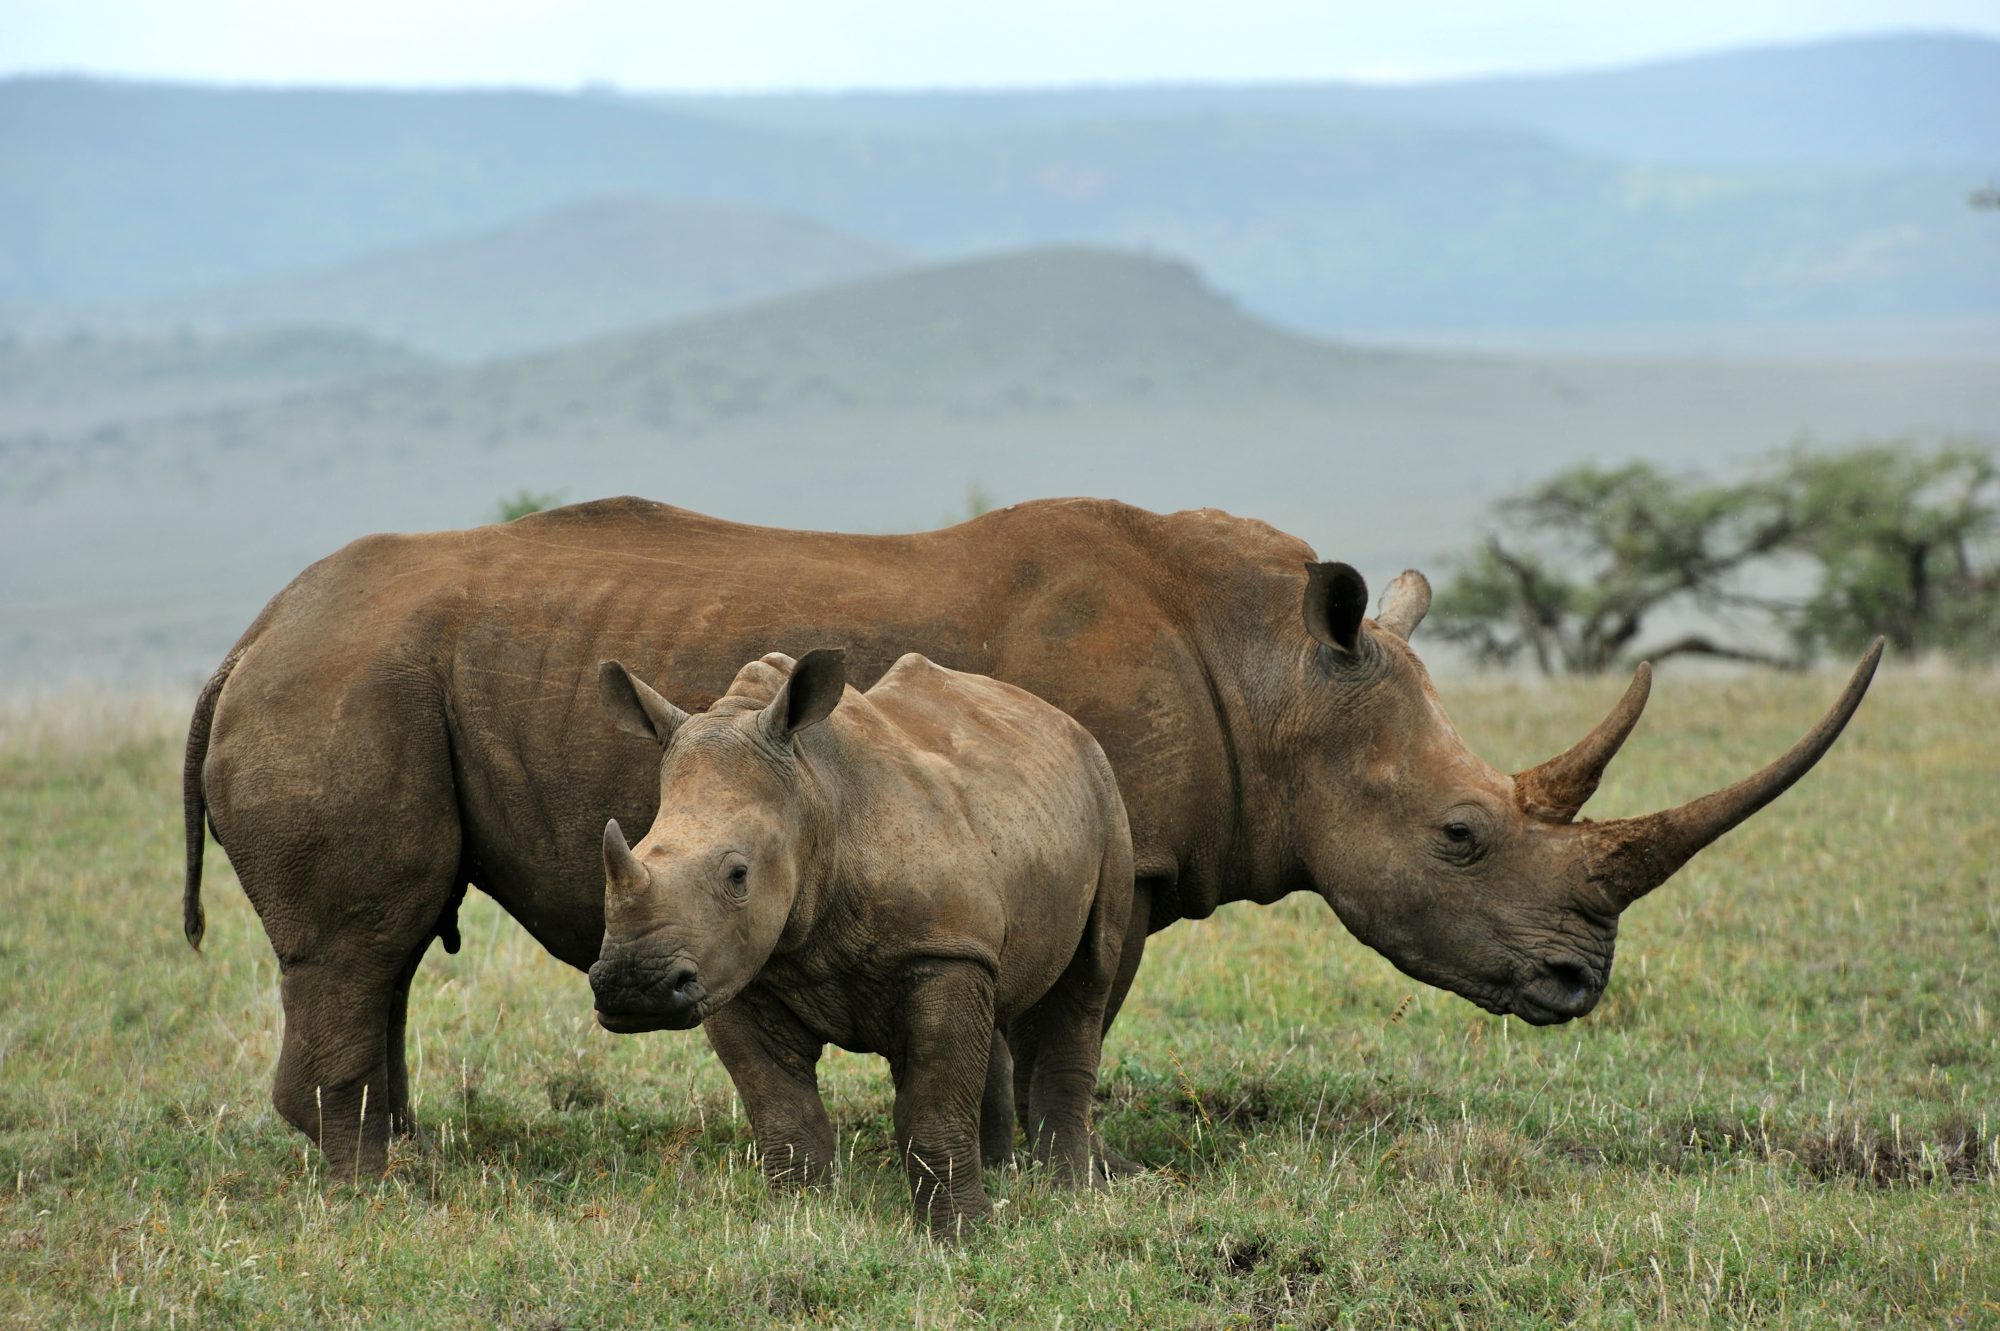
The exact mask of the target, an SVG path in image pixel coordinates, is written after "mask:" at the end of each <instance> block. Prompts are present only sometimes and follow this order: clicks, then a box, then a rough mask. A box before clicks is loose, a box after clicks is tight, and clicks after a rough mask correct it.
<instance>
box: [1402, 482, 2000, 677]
mask: <svg viewBox="0 0 2000 1331" xmlns="http://www.w3.org/2000/svg"><path fill="white" fill-rule="evenodd" d="M1495 516H1496V519H1497V521H1496V524H1495V529H1494V530H1493V531H1492V532H1491V533H1489V534H1488V536H1487V538H1486V540H1485V542H1484V544H1483V545H1481V546H1480V548H1479V549H1477V550H1476V551H1474V552H1473V553H1471V554H1469V555H1467V556H1465V557H1463V558H1462V559H1461V560H1460V561H1459V562H1458V563H1457V565H1456V566H1455V567H1454V568H1453V570H1452V571H1451V573H1450V576H1449V577H1448V579H1447V581H1446V582H1445V585H1444V588H1443V590H1442V591H1441V592H1440V594H1439V596H1438V603H1437V609H1436V622H1437V625H1438V629H1439V631H1440V633H1441V635H1442V636H1444V637H1445V638H1447V639H1450V640H1452V641H1456V642H1459V643H1462V644H1464V645H1466V646H1467V647H1469V648H1470V649H1471V650H1472V652H1473V655H1474V656H1475V657H1476V658H1477V659H1478V660H1481V661H1483V662H1487V663H1495V664H1505V663H1508V662H1511V661H1514V660H1517V659H1522V658H1525V659H1528V660H1532V661H1533V662H1534V663H1535V665H1536V666H1537V667H1538V668H1539V669H1540V670H1542V671H1543V672H1544V673H1555V672H1559V671H1560V672H1593V671H1599V670H1605V669H1609V668H1611V667H1613V666H1615V665H1619V664H1621V663H1622V662H1623V661H1624V660H1626V659H1628V658H1629V657H1631V656H1645V657H1649V658H1651V659H1653V660H1660V659H1662V658H1665V657H1670V656H1676V655H1688V654H1698V655H1707V656H1720V657H1726V658H1730V659H1735V660H1744V661H1753V662H1760V663H1764V664H1771V665H1799V664H1803V663H1804V662H1805V661H1807V660H1809V659H1811V657H1813V656H1814V655H1816V654H1817V653H1819V652H1821V651H1823V650H1829V649H1832V650H1841V651H1847V650H1852V649H1853V648H1855V647H1857V646H1858V645H1860V644H1862V643H1865V642H1866V641H1867V640H1868V639H1869V638H1871V637H1873V636H1874V635H1875V634H1877V633H1880V634H1882V635H1883V636H1885V637H1886V638H1888V640H1889V642H1890V643H1891V644H1892V645H1893V646H1895V647H1896V648H1898V649H1899V650H1901V651H1904V652H1909V651H1917V650H1925V649H1931V650H1942V651H1949V652H1953V653H1956V654H1960V655H1989V654H1992V653H1993V652H1994V651H1995V650H1996V648H2000V465H1996V461H1995V458H1994V456H1993V454H1992V453H1991V452H1990V451H1988V450H1985V449H1981V448H1976V447H1969V446H1960V447H1952V448H1943V449H1938V450H1935V451H1931V452H1925V451H1923V450H1920V449H1917V448H1914V447H1912V446H1910V445H1908V444H1905V443H1870V444H1864V445H1860V446H1857V447H1854V448H1850V449H1847V450H1845V451H1841V452H1833V453H1826V452H1811V451H1807V450H1805V449H1803V448H1801V449H1795V450H1794V451H1793V452H1791V453H1789V454H1787V455H1785V456H1783V457H1781V458H1779V459H1778V460H1776V461H1775V462H1773V463H1772V464H1770V465H1769V466H1767V467H1766V468H1764V469H1763V471H1762V472H1761V473H1760V474H1758V475H1756V476H1754V477H1752V478H1751V479H1749V480H1745V481H1742V482H1739V483H1735V484H1719V485H1718V484H1708V483H1705V482H1702V481H1700V480H1698V479H1694V478H1684V477H1678V478H1677V477H1672V476H1668V475H1666V474H1665V473H1663V472H1661V471H1659V470H1658V469H1656V468H1654V467H1652V466H1651V465H1649V464H1647V463H1643V462H1641V463H1633V464H1630V465H1628V466H1624V467H1617V468H1601V467H1588V466H1587V467H1578V468H1573V469H1571V470H1569V471H1565V472H1562V473H1560V474H1559V475H1557V476H1555V477H1553V478H1551V479H1550V480H1548V481H1545V482H1543V483H1542V484H1540V485H1538V486H1536V487H1534V488H1533V489H1531V490H1528V491H1526V492H1525V493H1522V494H1518V495H1512V496H1509V497H1507V498H1505V499H1503V500H1501V501H1500V502H1499V504H1498V505H1496V509H1495ZM1800 561H1804V564H1805V566H1806V567H1807V568H1808V569H1809V570H1810V572H1811V574H1812V575H1813V576H1812V579H1811V583H1812V586H1811V590H1810V591H1808V592H1805V593H1803V594H1800V595H1795V596H1791V597H1775V596H1771V595H1769V594H1767V593H1762V592H1760V591H1758V590H1756V589H1757V588H1758V587H1759V586H1760V584H1761V585H1768V584H1769V583H1770V582H1771V581H1773V579H1772V577H1771V576H1770V575H1771V574H1772V573H1773V571H1774V570H1775V568H1776V567H1777V566H1778V565H1779V564H1781V563H1786V562H1789V563H1791V564H1793V565H1797V564H1798V563H1799V562H1800ZM1670 608H1672V609H1684V610H1685V609H1691V610H1697V611H1700V612H1703V613H1705V614H1707V615H1709V616H1711V617H1719V616H1725V615H1726V616H1730V617H1733V618H1734V619H1736V620H1737V621H1738V622H1739V623H1740V622H1741V621H1742V620H1743V619H1744V617H1745V616H1746V615H1747V616H1749V617H1751V618H1753V619H1755V620H1757V621H1759V622H1760V623H1761V624H1762V625H1763V626H1764V627H1765V628H1767V629H1770V630H1774V631H1775V633H1773V634H1770V635H1766V636H1776V637H1778V638H1779V639H1780V640H1781V641H1788V642H1789V643H1790V645H1791V652H1790V654H1788V655H1778V654H1774V653H1772V652H1770V651H1766V650H1764V649H1763V648H1762V647H1761V646H1759V645H1755V644H1754V643H1753V644H1746V643H1744V642H1740V641H1726V640H1720V639H1718V638H1716V637H1714V636H1712V635H1710V634H1706V633H1694V634H1687V635H1685V636H1682V637H1680V638H1677V639H1675V640H1672V641H1667V642H1654V643H1652V644H1650V645H1649V646H1647V647H1646V648H1645V649H1644V650H1640V643H1641V634H1642V633H1643V631H1644V628H1645V625H1646V621H1647V619H1648V618H1649V617H1652V616H1656V615H1657V614H1658V613H1659V612H1662V611H1665V610H1668V609H1670Z"/></svg>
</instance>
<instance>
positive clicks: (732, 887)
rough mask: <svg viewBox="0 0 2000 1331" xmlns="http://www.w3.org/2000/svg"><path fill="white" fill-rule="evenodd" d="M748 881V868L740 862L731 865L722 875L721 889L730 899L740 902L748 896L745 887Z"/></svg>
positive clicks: (747, 890)
mask: <svg viewBox="0 0 2000 1331" xmlns="http://www.w3.org/2000/svg"><path fill="white" fill-rule="evenodd" d="M749 881H750V866H749V865H747V864H745V863H744V862H743V861H742V860H737V861H735V862H734V863H732V864H731V865H730V866H729V867H728V868H727V869H725V870H724V871H723V874H722V885H723V888H724V889H725V890H726V891H727V892H728V893H729V896H730V899H731V900H734V901H741V900H743V898H744V897H745V896H747V895H749V889H748V888H747V887H746V886H745V884H747V883H748V882H749Z"/></svg>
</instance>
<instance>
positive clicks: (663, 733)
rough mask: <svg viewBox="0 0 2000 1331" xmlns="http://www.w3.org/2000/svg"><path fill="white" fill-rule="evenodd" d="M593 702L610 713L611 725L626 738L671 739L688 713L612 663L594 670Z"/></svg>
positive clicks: (663, 740) (604, 664) (621, 667)
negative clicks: (602, 706) (601, 704)
mask: <svg viewBox="0 0 2000 1331" xmlns="http://www.w3.org/2000/svg"><path fill="white" fill-rule="evenodd" d="M597 700H598V701H599V702H601V703H603V704H604V710H605V711H606V712H609V713H610V714H611V724H612V725H614V726H617V727H618V728H619V729H620V730H622V731H624V732H625V733H626V734H628V735H637V736H639V737H640V738H641V739H650V740H657V741H658V742H659V743H660V744H661V745H665V744H666V742H667V741H668V740H670V739H672V738H673V737H674V732H675V731H676V730H679V729H680V728H681V723H682V722H684V721H686V720H687V719H688V714H687V713H686V712H683V711H682V710H681V709H680V708H678V707H676V706H674V705H673V704H672V703H670V702H668V701H667V700H666V699H665V698H662V697H661V696H660V695H659V694H657V693H655V692H654V691H653V690H652V689H650V688H648V687H647V686H646V685H645V684H644V683H643V682H642V681H641V680H639V679H638V678H637V677H636V676H634V675H633V674H632V672H631V671H629V670H627V669H626V668H625V667H624V666H622V665H620V664H619V663H618V662H616V661H605V662H602V663H600V664H599V665H598V667H597Z"/></svg>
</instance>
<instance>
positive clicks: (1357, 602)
mask: <svg viewBox="0 0 2000 1331" xmlns="http://www.w3.org/2000/svg"><path fill="white" fill-rule="evenodd" d="M1367 613H1368V582H1367V580H1366V579H1364V578H1363V577H1362V576H1361V575H1360V574H1359V573H1356V572H1355V571H1354V567H1353V566H1352V565H1351V564H1310V563H1309V564H1307V565H1306V600H1305V607H1304V614H1305V621H1306V632H1308V633H1310V634H1312V635H1313V637H1314V638H1316V639H1318V640H1319V641H1320V642H1322V643H1324V644H1325V645H1326V646H1328V647H1331V648H1333V649H1334V650H1335V651H1339V652H1345V653H1348V654H1350V655H1352V654H1353V652H1354V651H1355V649H1356V648H1357V647H1358V646H1359V645H1360V642H1361V617H1362V616H1363V615H1365V614H1367Z"/></svg>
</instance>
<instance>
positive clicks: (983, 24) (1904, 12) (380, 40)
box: [0, 0, 2000, 95]
mask: <svg viewBox="0 0 2000 1331" xmlns="http://www.w3.org/2000/svg"><path fill="white" fill-rule="evenodd" d="M1599 13H1600V11H1599V10H1598V9H1597V8H1596V7H1594V6H1590V5H1586V4H1584V3H1582V0H1531V2H1530V3H1526V4H1522V5H1515V6H1510V7H1508V8H1507V9H1506V11H1505V12H1504V13H1503V12H1500V11H1497V10H1493V9H1490V8H1488V7H1484V6H1455V7H1452V8H1451V9H1447V10H1442V11H1441V10H1438V9H1435V8H1426V9H1424V10H1422V11H1420V12H1419V11H1412V10H1409V9H1406V8H1403V7H1398V6H1393V5H1389V4H1386V3H1369V4H1361V5H1353V4H1350V5H1343V6H1340V7H1339V8H1338V10H1337V11H1336V10H1335V9H1334V8H1333V7H1329V6H1325V5H1313V4H1308V3H1303V2H1302V0H1247V3H1239V4H1236V5H1233V6H1231V7H1229V8H1228V9H1227V10H1226V11H1224V10H1221V9H1220V8H1219V7H1218V6H1215V5H1214V4H1212V3H1204V2H1202V0H1170V2H1169V3H1165V4H1159V3H1152V4H1140V3H1138V0H1101V2H1100V3H1095V4H1093V5H1092V6H1090V7H1089V9H1088V10H1087V11H1083V12H1079V11H1078V10H1077V8H1076V7H1075V6H1070V5H1060V4H1055V3H1052V2H1051V0H1025V2H1017V3H1011V4H1000V3H997V2H996V0H984V2H982V3H974V4H960V5H952V6H916V5H909V4H904V3H896V2H894V0H834V2H833V3H826V4H819V5H814V6H809V7H807V6H798V5H796V4H791V3H787V0H678V3H670V4H655V3H646V2H643V0H587V2H586V3H582V4H563V3H560V2H559V0H504V2H503V3H499V4H497V5H496V4H485V5H479V6H474V5H473V4H471V3H469V0H441V2H440V3H433V4H429V5H426V6H424V7H423V8H422V9H421V10H417V11H411V10H409V9H408V8H407V7H404V6H394V5H390V4H388V3H386V2H385V0H361V2H360V3H346V4H339V5H336V4H333V3H330V0H306V2H305V3H301V4H295V5H287V6H284V7H282V9H274V8H272V7H269V6H260V5H253V4H248V3H244V0H192V3H181V4H177V5H175V6H173V11H172V13H171V15H169V14H166V13H164V12H163V10H162V7H160V6H157V5H153V6H140V7H138V9H137V11H136V12H135V11H134V7H132V6H129V5H112V4H109V3H107V0H69V2H67V3H54V2H53V0H16V3H13V4H10V5H9V6H7V7H6V8H5V9H4V11H0V52H4V53H5V54H0V77H30V76H66V75H67V76H77V77H95V78H107V79H120V80H131V81H140V82H151V81H160V82H175V83H220V84H227V85H233V86H248V87H290V86H309V87H328V88H341V87H374V88H399V89H414V88H440V89H445V88H485V87H507V88H522V89H543V90H569V91H574V90H578V89H584V90H588V89H590V88H592V87H595V86H608V87H616V88H619V89H622V90H627V91H634V92H660V93H672V92H700V93H740V94H746V95H754V94H759V93H787V92H829V93H833V92H922V91H994V92H1002V91H1013V90H1028V89H1056V88H1082V87H1128V86H1145V85H1154V84H1185V83H1192V84H1203V85H1208V84H1223V85H1227V84H1263V83H1281V84H1282V83H1295V82H1316V81H1340V82H1354V83H1363V84H1391V85H1397V84H1420V83H1438V82H1459V81H1466V80H1476V79H1485V78H1494V77H1513V76H1524V77H1533V76H1542V75H1549V74H1562V73H1579V72H1588V71H1594V70H1612V69H1619V68H1625V67H1630V66H1633V65H1643V64H1651V63H1657V62H1661V61H1671V60H1675V59H1681V58H1688V57H1699V56H1703V55H1711V54H1716V53H1720V52H1726V51H1733V50H1743V49H1757V48H1770V47H1784V46H1795V45H1805V44H1812V43H1817V42H1824V41H1838V40H1845V39H1857V38H1867V37H1881V36H1920V35H1960V36H1975V37H1987V38H1992V39H2000V8H1996V7H1995V6H1993V5H1991V4H1987V3H1975V2H1973V0H1917V2H1916V3H1909V4H1893V5H1892V4H1889V3H1885V2H1884V0H1844V2H1843V3H1825V2H1824V0H1819V2H1814V0H1787V2H1784V3H1777V4H1770V5H1763V6H1759V7H1757V9H1756V10H1755V11H1745V10H1743V9H1742V8H1741V7H1732V6H1730V5H1727V4H1723V3H1721V2H1720V0H1702V2H1701V3H1696V4H1689V5H1680V6H1675V7H1672V8H1671V9H1668V8H1667V7H1651V8H1648V9H1644V10H1639V11H1636V12H1627V13H1623V14H1621V15H1620V21H1619V22H1618V23H1617V24H1606V23H1602V22H1598V21H1595V20H1596V19H1597V17H1598V15H1599ZM779 32H782V34H783V36H784V40H782V41H778V40H774V33H779ZM468 34H472V37H471V39H470V40H468Z"/></svg>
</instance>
